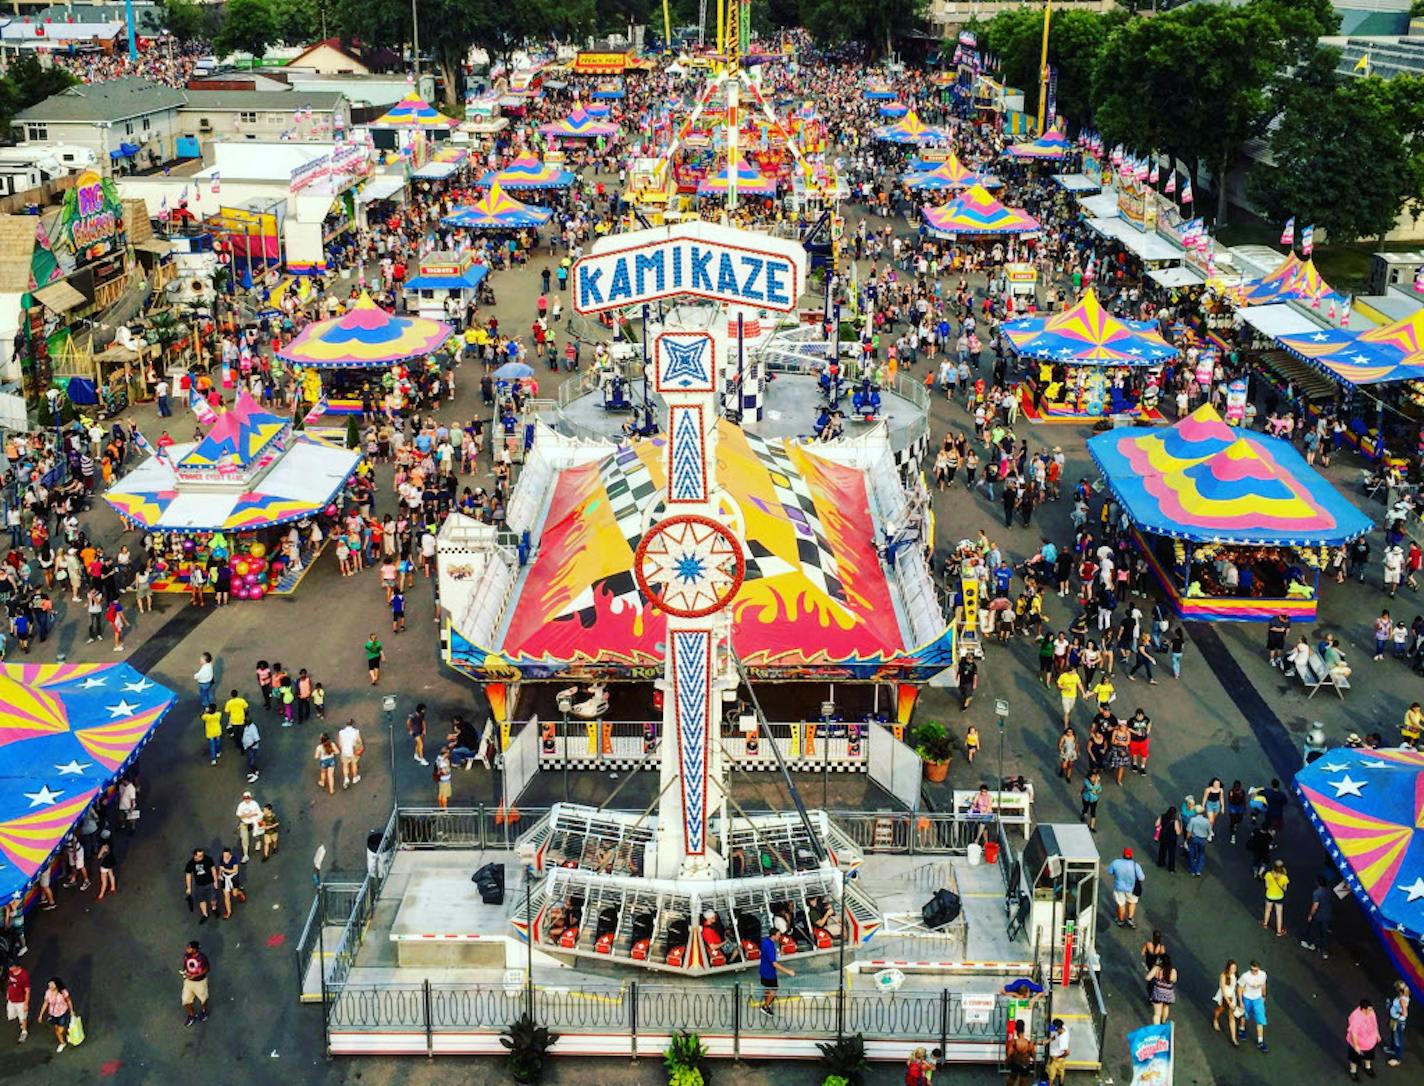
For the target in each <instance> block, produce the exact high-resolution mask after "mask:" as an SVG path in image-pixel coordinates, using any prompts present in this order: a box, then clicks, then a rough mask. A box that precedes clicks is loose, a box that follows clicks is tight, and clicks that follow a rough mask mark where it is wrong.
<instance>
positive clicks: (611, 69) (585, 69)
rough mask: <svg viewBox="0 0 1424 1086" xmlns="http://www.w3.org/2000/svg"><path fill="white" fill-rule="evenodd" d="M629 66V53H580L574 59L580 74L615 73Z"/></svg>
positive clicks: (575, 67) (576, 69)
mask: <svg viewBox="0 0 1424 1086" xmlns="http://www.w3.org/2000/svg"><path fill="white" fill-rule="evenodd" d="M627 67H628V54H627V53H580V54H579V55H578V58H577V59H576V60H575V61H574V71H575V72H577V73H578V74H579V75H613V74H616V73H619V72H622V71H624V70H625V69H626V68H627Z"/></svg>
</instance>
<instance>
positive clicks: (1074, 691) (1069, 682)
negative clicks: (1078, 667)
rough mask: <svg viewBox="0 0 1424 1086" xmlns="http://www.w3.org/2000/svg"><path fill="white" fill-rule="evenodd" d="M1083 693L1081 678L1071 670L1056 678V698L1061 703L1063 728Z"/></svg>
mask: <svg viewBox="0 0 1424 1086" xmlns="http://www.w3.org/2000/svg"><path fill="white" fill-rule="evenodd" d="M1082 693H1083V677H1082V676H1081V675H1079V674H1078V673H1077V672H1076V671H1074V670H1072V669H1071V668H1070V669H1069V670H1067V671H1065V672H1063V674H1061V675H1059V676H1058V696H1059V698H1061V699H1062V701H1063V726H1064V727H1065V728H1066V727H1067V726H1068V724H1069V722H1070V720H1071V719H1072V717H1073V706H1074V705H1076V704H1077V703H1078V697H1079V695H1080V694H1082Z"/></svg>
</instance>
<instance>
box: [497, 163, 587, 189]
mask: <svg viewBox="0 0 1424 1086" xmlns="http://www.w3.org/2000/svg"><path fill="white" fill-rule="evenodd" d="M496 183H498V184H501V185H503V186H504V187H505V188H507V189H566V188H568V187H569V186H570V185H572V184H573V183H574V175H573V173H572V172H571V171H569V170H566V169H564V168H563V167H561V166H555V165H554V164H553V163H551V162H541V161H540V160H539V157H538V156H537V155H520V156H519V157H518V158H516V159H515V160H514V161H513V162H511V163H509V165H507V166H505V168H504V169H502V170H492V171H490V172H489V173H487V174H485V175H484V177H482V178H480V187H481V188H489V187H490V186H491V185H493V184H496Z"/></svg>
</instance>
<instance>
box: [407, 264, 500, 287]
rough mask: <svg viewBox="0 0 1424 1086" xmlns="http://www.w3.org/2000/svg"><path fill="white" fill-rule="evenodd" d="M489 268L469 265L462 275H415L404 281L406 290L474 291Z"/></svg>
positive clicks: (483, 279) (480, 265)
mask: <svg viewBox="0 0 1424 1086" xmlns="http://www.w3.org/2000/svg"><path fill="white" fill-rule="evenodd" d="M487 275H489V268H488V267H486V266H485V265H483V264H471V265H470V266H469V267H468V268H466V269H465V272H464V274H463V275H417V276H416V277H415V278H414V279H407V280H406V281H405V289H406V290H451V289H455V288H459V289H463V290H474V289H475V288H476V287H477V286H479V285H480V284H481V283H483V282H484V281H485V276H487Z"/></svg>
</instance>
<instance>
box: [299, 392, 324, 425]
mask: <svg viewBox="0 0 1424 1086" xmlns="http://www.w3.org/2000/svg"><path fill="white" fill-rule="evenodd" d="M328 406H330V405H329V404H328V403H327V402H326V397H325V396H322V397H321V398H320V399H318V400H317V401H316V403H314V404H312V408H311V410H310V411H308V412H307V413H306V414H305V415H303V416H302V425H303V426H310V425H311V424H312V423H314V422H315V421H316V420H317V419H319V418H321V417H322V416H323V415H325V414H326V409H327V407H328Z"/></svg>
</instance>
